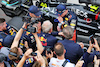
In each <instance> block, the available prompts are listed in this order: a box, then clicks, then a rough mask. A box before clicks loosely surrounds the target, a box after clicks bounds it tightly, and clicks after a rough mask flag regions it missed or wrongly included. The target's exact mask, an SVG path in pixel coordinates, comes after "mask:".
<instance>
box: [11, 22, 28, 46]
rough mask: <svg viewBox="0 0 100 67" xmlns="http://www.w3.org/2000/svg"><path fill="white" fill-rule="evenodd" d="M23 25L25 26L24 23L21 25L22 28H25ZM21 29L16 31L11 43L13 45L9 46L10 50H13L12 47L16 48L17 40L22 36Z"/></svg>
mask: <svg viewBox="0 0 100 67" xmlns="http://www.w3.org/2000/svg"><path fill="white" fill-rule="evenodd" d="M25 25H26V23H24V24H23V26H22V28H25ZM22 28H21V29H20V30H19V31H18V33H17V34H16V36H15V38H14V41H13V43H12V45H11V48H13V47H18V43H19V40H20V38H21V36H22V33H23V31H24V30H23V29H22Z"/></svg>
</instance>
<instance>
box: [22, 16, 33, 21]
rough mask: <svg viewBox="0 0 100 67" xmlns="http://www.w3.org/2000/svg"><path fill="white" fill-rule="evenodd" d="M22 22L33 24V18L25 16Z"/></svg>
mask: <svg viewBox="0 0 100 67" xmlns="http://www.w3.org/2000/svg"><path fill="white" fill-rule="evenodd" d="M22 21H23V22H27V23H30V22H31V17H29V16H23V17H22Z"/></svg>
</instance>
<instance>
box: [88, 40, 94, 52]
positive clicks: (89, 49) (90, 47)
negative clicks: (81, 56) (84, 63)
mask: <svg viewBox="0 0 100 67" xmlns="http://www.w3.org/2000/svg"><path fill="white" fill-rule="evenodd" d="M89 44H90V46H89V48H88V50H87V52H88V53H90V52H91V50H92V48H93V45H94V44H92V43H91V41H90V42H89Z"/></svg>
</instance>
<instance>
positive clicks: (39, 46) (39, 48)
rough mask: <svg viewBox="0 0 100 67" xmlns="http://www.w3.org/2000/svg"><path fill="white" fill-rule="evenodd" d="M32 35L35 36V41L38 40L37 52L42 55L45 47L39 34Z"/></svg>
mask: <svg viewBox="0 0 100 67" xmlns="http://www.w3.org/2000/svg"><path fill="white" fill-rule="evenodd" d="M32 34H33V35H34V37H35V40H36V44H37V51H39V52H40V53H42V52H43V50H44V49H43V46H42V44H41V41H40V39H39V37H38V36H37V33H32Z"/></svg>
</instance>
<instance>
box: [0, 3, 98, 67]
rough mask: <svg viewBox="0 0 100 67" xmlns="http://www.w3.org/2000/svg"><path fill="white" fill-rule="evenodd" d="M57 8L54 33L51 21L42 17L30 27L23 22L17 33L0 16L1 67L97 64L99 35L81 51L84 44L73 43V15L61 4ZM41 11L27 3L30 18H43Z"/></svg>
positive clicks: (74, 22)
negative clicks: (58, 37)
mask: <svg viewBox="0 0 100 67" xmlns="http://www.w3.org/2000/svg"><path fill="white" fill-rule="evenodd" d="M56 8H57V14H56V15H57V16H58V21H59V23H58V26H57V30H58V31H56V32H55V31H53V24H52V22H51V21H50V20H45V21H43V22H41V21H37V22H36V23H34V24H32V27H31V28H30V29H29V30H27V28H28V26H29V25H30V24H29V23H27V22H24V24H23V26H22V28H20V30H19V31H18V32H17V33H16V31H15V30H14V29H13V28H11V26H9V25H8V24H7V23H6V21H5V19H4V18H0V67H100V45H99V42H100V37H98V40H96V39H94V42H95V43H91V41H89V47H88V49H87V51H84V49H83V47H84V44H83V43H79V44H77V43H76V27H77V16H76V14H75V13H74V12H72V11H70V10H68V9H66V6H65V5H63V4H59V5H58V6H57V7H56ZM41 14H42V12H41V11H40V10H38V7H37V6H34V5H32V6H30V8H29V14H28V16H30V17H31V20H35V19H37V18H40V17H42V15H41ZM42 18H43V17H42ZM64 20H66V21H67V22H64ZM33 29H34V30H33ZM11 31H12V32H13V34H12V33H11ZM55 36H61V37H62V39H61V40H60V39H57V38H56V37H55ZM92 48H95V50H94V51H93V52H91V50H92Z"/></svg>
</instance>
